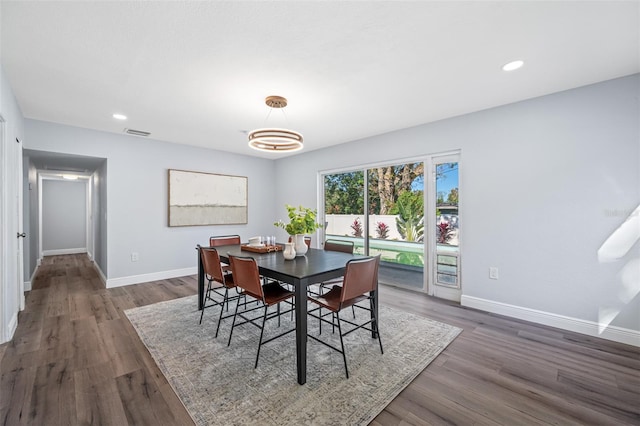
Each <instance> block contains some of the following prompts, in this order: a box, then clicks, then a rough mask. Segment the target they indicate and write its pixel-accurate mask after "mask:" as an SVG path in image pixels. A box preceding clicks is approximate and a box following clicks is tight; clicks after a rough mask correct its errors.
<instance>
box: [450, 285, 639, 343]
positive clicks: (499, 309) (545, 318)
mask: <svg viewBox="0 0 640 426" xmlns="http://www.w3.org/2000/svg"><path fill="white" fill-rule="evenodd" d="M461 304H462V306H467V307H470V308H475V309H479V310H481V311H485V312H492V313H494V314H499V315H505V316H508V317H512V318H518V319H521V320H525V321H530V322H534V323H536V324H543V325H548V326H551V327H556V328H560V329H562V330H568V331H575V332H576V333H581V334H586V335H588V336H594V337H599V338H602V339H607V340H613V341H614V342H619V343H624V344H627V345H632V346H638V347H640V331H636V330H631V329H628V328H622V327H616V326H613V325H605V324H598V323H597V322H594V321H587V320H583V319H579V318H572V317H567V316H564V315H558V314H553V313H550V312H544V311H538V310H535V309H530V308H524V307H522V306H515V305H509V304H506V303H501V302H496V301H493V300H487V299H480V298H478V297H472V296H464V295H463V296H462V300H461Z"/></svg>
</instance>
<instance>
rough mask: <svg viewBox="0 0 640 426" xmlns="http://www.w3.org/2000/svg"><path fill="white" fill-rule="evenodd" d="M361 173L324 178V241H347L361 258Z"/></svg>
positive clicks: (363, 242)
mask: <svg viewBox="0 0 640 426" xmlns="http://www.w3.org/2000/svg"><path fill="white" fill-rule="evenodd" d="M364 185H365V183H364V172H363V171H361V170H357V171H353V172H345V173H335V174H327V175H324V213H325V215H324V220H325V223H324V225H325V229H324V234H325V240H339V241H351V242H353V243H354V252H355V253H358V254H365V241H364V235H365V232H364V229H365V219H366V218H365V215H364V192H365V191H364V188H365V186H364Z"/></svg>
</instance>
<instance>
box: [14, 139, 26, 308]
mask: <svg viewBox="0 0 640 426" xmlns="http://www.w3.org/2000/svg"><path fill="white" fill-rule="evenodd" d="M16 142H17V145H18V148H17V149H16V153H15V157H14V158H15V165H16V167H17V169H18V170H16V179H17V182H16V191H17V194H16V198H17V206H16V214H17V215H18V218H17V223H18V233H19V234H20V233H21V234H24V217H23V212H24V206H23V204H22V203H23V201H24V200H23V198H24V197H23V179H22V142H21V141H20V140H19V139H16ZM24 238H25V237H17V239H18V242H17V247H16V249H17V253H16V257H17V259H16V268H17V270H16V272H17V278H18V298H19V300H18V306H20V310H21V311H23V310H24V305H25V298H24Z"/></svg>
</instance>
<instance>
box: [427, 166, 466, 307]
mask: <svg viewBox="0 0 640 426" xmlns="http://www.w3.org/2000/svg"><path fill="white" fill-rule="evenodd" d="M434 170H435V195H436V202H435V231H436V232H435V235H434V238H435V256H433V259H434V262H433V263H434V274H433V286H432V288H431V289H430V291H429V293H430V294H433V295H434V296H438V297H443V298H446V299H452V300H458V301H459V300H460V294H461V291H460V244H459V242H460V212H459V210H458V201H459V187H460V185H459V176H458V156H457V155H453V156H447V157H442V158H435V159H434ZM432 247H433V246H432Z"/></svg>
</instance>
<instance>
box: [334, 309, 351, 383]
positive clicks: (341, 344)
mask: <svg viewBox="0 0 640 426" xmlns="http://www.w3.org/2000/svg"><path fill="white" fill-rule="evenodd" d="M336 317H337V318H338V333H339V334H340V347H341V348H342V359H343V360H344V371H345V373H347V379H348V378H349V369H348V368H347V355H346V354H345V352H344V341H343V340H342V328H341V327H340V314H339V313H338V312H336Z"/></svg>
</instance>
